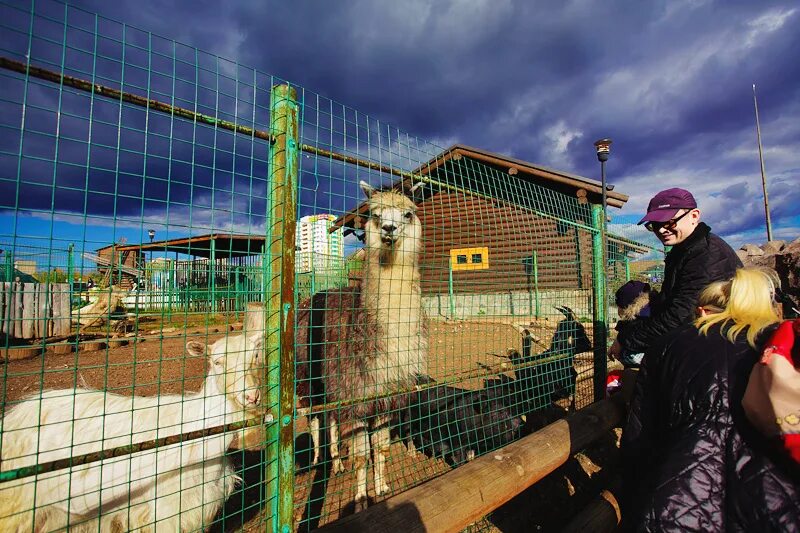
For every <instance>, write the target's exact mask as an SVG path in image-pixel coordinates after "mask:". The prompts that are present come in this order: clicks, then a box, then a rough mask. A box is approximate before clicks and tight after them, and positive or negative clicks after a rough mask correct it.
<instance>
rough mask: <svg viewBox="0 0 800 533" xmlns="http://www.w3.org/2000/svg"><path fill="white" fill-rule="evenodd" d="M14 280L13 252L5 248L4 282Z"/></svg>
mask: <svg viewBox="0 0 800 533" xmlns="http://www.w3.org/2000/svg"><path fill="white" fill-rule="evenodd" d="M12 281H14V254H13V253H12V252H11V251H10V250H6V283H11V282H12Z"/></svg>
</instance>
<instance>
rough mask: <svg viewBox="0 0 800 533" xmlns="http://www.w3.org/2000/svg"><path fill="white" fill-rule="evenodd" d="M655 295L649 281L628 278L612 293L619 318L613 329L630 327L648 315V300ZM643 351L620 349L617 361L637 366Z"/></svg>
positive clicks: (626, 365)
mask: <svg viewBox="0 0 800 533" xmlns="http://www.w3.org/2000/svg"><path fill="white" fill-rule="evenodd" d="M656 295H657V292H655V291H652V290H651V288H650V284H649V283H644V282H643V281H637V280H630V281H628V282H627V283H625V284H624V285H623V286H622V287H620V288H619V289H617V292H616V293H614V302H615V303H616V304H617V316H618V317H619V320H618V321H617V325H616V327H615V328H614V329H616V330H617V331H618V332H619V331H622V330H624V329H625V328H627V327H630V326H631V325H632V324H634V323H636V322H637V321H639V320H644V319H646V318H648V317H649V316H650V300H651V298H654V297H655V296H656ZM643 357H644V352H637V353H633V352H629V351H628V350H625V349H624V348H623V349H622V351H621V353H620V356H619V361H620V362H621V363H622V364H623V365H624V366H625V367H626V368H627V367H638V366H639V365H640V364H641V362H642V358H643Z"/></svg>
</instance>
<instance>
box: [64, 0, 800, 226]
mask: <svg viewBox="0 0 800 533" xmlns="http://www.w3.org/2000/svg"><path fill="white" fill-rule="evenodd" d="M76 5H80V6H83V7H85V8H86V9H88V10H90V11H97V12H99V13H101V14H102V15H105V16H109V17H112V18H114V19H117V20H122V21H124V22H127V23H129V24H131V25H132V26H136V27H139V28H142V29H144V30H147V31H151V32H153V33H154V34H157V35H163V36H165V37H168V38H170V39H175V40H177V41H179V42H181V43H186V44H188V45H191V46H196V47H197V48H199V49H200V50H203V51H206V52H209V53H213V54H218V55H220V56H222V57H226V58H230V59H232V60H234V61H238V62H239V63H240V64H241V65H243V66H247V67H253V68H256V69H258V70H260V71H263V72H265V73H268V74H273V75H276V76H279V77H280V78H283V79H286V80H288V81H290V82H292V83H295V84H298V85H300V86H302V87H303V88H305V89H306V90H307V91H308V92H306V93H305V94H304V96H305V97H306V98H307V99H309V102H310V101H312V100H313V101H317V100H315V98H316V94H319V95H321V96H322V97H324V98H330V99H331V100H332V101H333V102H336V104H334V103H332V102H330V101H328V100H324V99H323V100H322V102H323V104H322V105H321V107H324V106H325V105H327V106H330V107H333V106H335V105H337V104H343V105H346V106H348V107H350V108H353V109H356V110H358V112H359V113H362V114H366V115H369V116H370V117H375V118H377V119H379V120H380V121H381V122H383V123H388V124H391V125H393V126H396V127H399V128H401V129H402V130H404V131H407V132H409V134H410V135H412V136H419V137H421V138H424V139H427V140H430V141H433V142H435V143H439V144H442V145H448V144H450V143H452V142H463V143H467V144H471V145H475V146H478V147H482V148H486V149H489V150H494V151H498V152H502V153H506V154H509V155H512V156H515V157H518V158H521V159H526V160H530V161H534V162H537V163H540V164H543V165H546V166H552V167H555V168H561V169H563V170H566V171H571V172H576V173H578V174H582V175H586V176H589V177H596V176H597V174H598V167H597V161H596V159H595V157H594V152H593V147H592V141H593V140H595V139H596V138H599V137H604V136H611V137H612V138H613V139H614V145H613V148H612V149H613V153H612V159H611V161H610V162H609V165H608V168H609V179H610V180H611V181H612V182H613V183H615V184H616V185H617V187H618V189H617V190H620V191H622V192H624V193H627V194H629V195H630V196H631V201H630V202H629V205H628V206H626V208H625V210H623V213H625V214H631V213H638V212H640V211H641V210H643V209H644V207H645V206H646V203H647V200H648V199H649V197H650V196H651V195H652V194H653V193H654V192H656V191H657V190H659V189H661V188H664V187H667V186H670V185H676V186H684V187H687V188H690V189H692V190H693V191H694V192H695V193H696V195H697V196H698V200H699V201H700V203H701V205H705V206H707V208H704V213H705V216H707V217H708V220H709V221H710V222H711V223H713V224H714V225H715V228H716V229H718V230H719V231H721V232H723V233H725V234H734V233H742V232H743V231H744V230H746V229H747V228H748V227H754V225H758V224H759V223H760V218H759V217H763V213H762V212H761V211H760V210H759V208H758V205H759V197H760V194H761V193H760V181H759V166H758V156H757V152H756V147H755V131H754V123H753V119H754V116H753V107H752V92H751V84H752V83H753V82H755V83H757V84H758V91H759V93H758V95H759V105H760V112H761V120H762V130H763V133H764V140H765V156H766V160H767V170H768V173H769V176H770V178H771V179H772V180H773V183H772V186H773V187H774V188H775V189H776V191H782V193H781V194H778V193H775V199H774V202H772V203H773V205H774V215H775V216H774V219H773V223H775V224H784V225H785V227H790V226H791V225H793V224H796V222H793V220H795V219H793V218H792V216H793V211H792V209H791V205H790V204H789V202H790V201H796V199H797V197H796V193H793V191H792V190H791V189H792V188H791V187H789V186H788V185H787V184H788V183H791V182H792V180H796V179H797V175H798V171H797V164H796V154H797V153H798V149H800V146H798V145H800V127H798V126H797V125H796V122H797V121H796V120H793V119H794V118H795V117H797V115H798V112H800V92H798V90H797V87H798V86H800V83H798V81H800V62H798V61H796V57H798V56H800V32H797V31H794V30H795V28H797V26H798V24H799V23H800V8H798V7H796V5H795V3H794V2H788V1H784V2H776V1H766V2H745V1H740V2H731V1H722V0H720V1H716V2H715V1H702V0H696V1H695V0H685V1H670V2H622V1H617V2H613V1H612V2H603V3H602V4H599V3H594V2H583V1H569V2H563V1H545V2H542V1H537V2H529V1H523V0H516V1H511V0H508V1H503V0H492V1H485V2H484V1H480V0H474V1H469V2H466V1H465V2H446V1H439V2H430V1H413V0H406V1H403V2H372V1H366V0H364V1H347V2H291V3H288V2H264V1H250V2H229V3H226V4H224V7H222V6H223V4H220V3H219V2H211V1H201V2H194V1H191V2H190V1H188V0H173V1H171V2H167V3H165V2H161V1H159V2H156V1H155V0H141V1H138V2H135V3H134V2H116V3H110V2H99V1H86V2H78V3H77V4H76ZM103 24H104V25H105V27H106V28H107V31H109V32H112V31H114V32H118V31H121V30H120V29H119V28H118V27H116V26H115V25H113V24H110V23H103ZM129 31H130V32H132V31H133V30H129ZM136 38H137V39H145V38H147V39H150V38H152V37H149V36H147V34H142V35H137V37H136ZM154 42H157V43H158V44H157V46H158V47H166V46H168V44H169V43H167V42H166V41H165V42H161V41H158V39H156V40H155V41H154ZM154 46H155V45H154ZM178 48H180V47H178ZM177 53H178V54H189V53H190V51H187V50H183V49H179V50H178V52H177ZM214 67H215V68H217V69H221V70H223V71H225V72H229V73H231V75H233V76H240V75H241V76H244V75H245V74H244V72H246V70H245V69H243V68H236V66H235V65H233V64H229V63H221V64H216V65H214ZM102 68H104V69H111V68H112V67H111V66H110V65H106V66H103V67H102ZM108 75H109V76H113V72H111V71H109V73H108ZM153 83H159V82H158V81H156V82H153ZM165 90H167V92H168V91H169V89H165ZM176 90H180V88H178V89H176ZM315 93H316V94H315ZM201 98H202V97H201ZM207 103H208V104H209V106H211V107H213V105H214V104H213V103H211V102H207ZM223 105H224V103H223ZM76 127H77V126H76ZM181 150H185V148H179V149H178V151H181ZM125 164H127V163H125ZM221 164H222V163H221ZM131 165H132V166H135V165H134V164H133V163H131ZM225 165H227V162H225V163H224V165H223V166H225ZM154 172H158V169H155V170H154ZM329 172H330V175H329V178H331V182H332V183H331V184H330V185H329V186H324V185H323V186H322V187H320V186H319V184H316V185H313V184H312V185H308V184H306V185H304V190H305V192H304V196H303V200H304V202H306V203H307V204H314V203H316V204H317V205H318V206H324V205H328V206H330V207H331V208H338V207H339V206H340V204H341V199H342V198H343V197H344V196H348V195H349V196H352V195H353V194H355V192H353V191H349V190H348V191H346V192H345V191H344V190H341V191H338V192H334V190H338V187H339V186H338V185H337V184H336V183H334V182H338V181H340V180H345V179H348V180H350V181H352V176H348V177H347V178H345V176H344V174H343V173H342V171H341V169H340V170H331V171H329ZM162 173H163V172H162ZM310 174H313V171H309V175H310ZM323 175H324V174H323ZM154 187H155V189H154V190H155V191H157V192H158V194H161V192H159V190H158V185H154ZM312 193H313V194H317V195H321V197H320V198H318V199H314V198H313V194H312ZM720 193H721V194H720ZM733 193H737V194H738V195H739V196H738V197H737V201H740V202H744V201H745V200H746V199H747V197H749V198H750V204H752V205H753V206H755V207H752V208H748V210H747V211H746V212H744V211H743V212H741V213H738V215H739V216H733V214H732V213H730V212H729V211H726V210H725V209H723V208H722V206H721V205H720V204H719V203H717V204H715V202H719V201H720V200H718V199H720V198H726V195H730V194H733ZM154 194H155V193H154ZM326 195H327V196H326ZM750 204H748V205H750ZM795 205H797V204H795ZM762 211H763V210H762ZM792 227H794V226H792Z"/></svg>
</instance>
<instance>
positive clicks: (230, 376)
mask: <svg viewBox="0 0 800 533" xmlns="http://www.w3.org/2000/svg"><path fill="white" fill-rule="evenodd" d="M263 349H264V336H263V335H260V334H259V335H235V336H233V335H231V336H227V335H226V336H225V337H223V338H221V339H219V340H218V341H216V342H215V343H213V344H211V345H206V344H203V343H202V342H197V341H190V342H188V343H187V344H186V350H187V351H188V352H189V354H191V355H195V356H201V355H206V354H207V355H208V359H209V362H210V363H211V369H210V370H209V372H208V376H207V377H206V392H207V393H209V394H214V393H217V394H226V395H227V396H228V398H230V399H232V400H233V401H234V402H236V403H237V404H238V405H239V406H241V407H244V408H248V409H250V408H255V407H257V406H258V404H259V403H260V402H261V392H260V390H261V374H262V372H263V363H262V361H263V357H262V351H263ZM212 389H213V390H212Z"/></svg>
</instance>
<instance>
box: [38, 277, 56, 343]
mask: <svg viewBox="0 0 800 533" xmlns="http://www.w3.org/2000/svg"><path fill="white" fill-rule="evenodd" d="M39 288H40V289H41V292H40V293H39V328H40V329H39V336H40V337H49V336H51V335H52V334H53V332H52V330H51V327H52V324H53V322H52V321H51V320H50V317H51V316H52V314H51V313H52V305H51V302H50V300H51V296H52V295H51V293H50V292H51V291H50V284H49V283H42V284H41V285H39Z"/></svg>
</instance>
